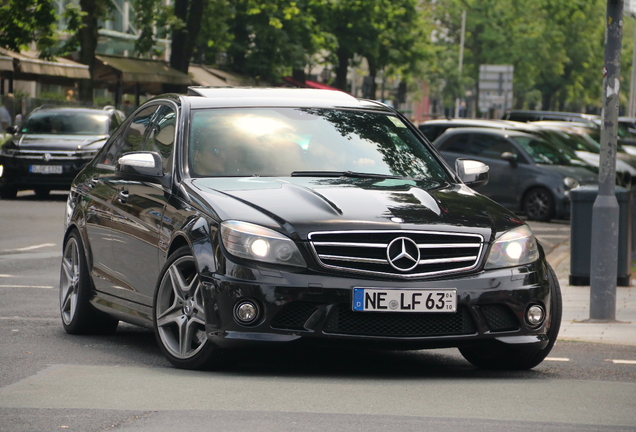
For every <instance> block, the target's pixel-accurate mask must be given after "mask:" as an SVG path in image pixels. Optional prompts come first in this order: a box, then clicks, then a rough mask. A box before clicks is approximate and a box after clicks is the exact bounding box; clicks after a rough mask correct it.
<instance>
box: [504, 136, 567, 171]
mask: <svg viewBox="0 0 636 432" xmlns="http://www.w3.org/2000/svg"><path fill="white" fill-rule="evenodd" d="M512 139H514V140H515V141H516V142H517V144H519V145H520V146H521V147H522V148H523V149H524V150H525V151H526V152H527V153H528V154H529V155H530V157H532V159H533V160H534V161H535V162H536V163H539V164H546V165H572V162H571V161H572V159H573V158H572V156H571V155H570V154H568V153H566V152H563V151H562V150H560V149H559V148H558V147H556V146H554V145H551V144H550V143H548V142H547V141H544V140H541V139H536V138H532V137H525V136H513V137H512Z"/></svg>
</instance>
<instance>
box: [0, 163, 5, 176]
mask: <svg viewBox="0 0 636 432" xmlns="http://www.w3.org/2000/svg"><path fill="white" fill-rule="evenodd" d="M2 174H4V167H3V166H2V165H0V177H2Z"/></svg>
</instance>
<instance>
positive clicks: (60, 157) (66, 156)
mask: <svg viewBox="0 0 636 432" xmlns="http://www.w3.org/2000/svg"><path fill="white" fill-rule="evenodd" d="M47 155H48V156H47ZM13 157H15V158H19V159H32V160H45V161H68V160H78V159H80V157H81V154H80V153H78V152H74V151H72V150H71V151H59V150H53V151H46V150H20V151H17V152H15V153H14V154H13Z"/></svg>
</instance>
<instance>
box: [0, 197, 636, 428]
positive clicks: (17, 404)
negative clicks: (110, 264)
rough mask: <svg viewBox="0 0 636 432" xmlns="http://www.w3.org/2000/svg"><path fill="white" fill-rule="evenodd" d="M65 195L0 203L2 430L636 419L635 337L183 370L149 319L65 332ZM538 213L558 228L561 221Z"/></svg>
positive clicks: (282, 352)
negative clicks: (494, 367)
mask: <svg viewBox="0 0 636 432" xmlns="http://www.w3.org/2000/svg"><path fill="white" fill-rule="evenodd" d="M64 207H65V196H64V195H59V196H53V197H51V198H50V199H48V200H36V199H35V197H34V196H32V195H28V194H24V195H21V196H20V197H19V198H18V199H17V200H14V201H0V431H59V430H69V431H82V432H92V431H105V430H115V431H135V432H141V431H153V432H155V431H180V430H189V429H191V430H214V431H313V430H321V431H322V430H338V431H358V430H364V431H380V430H382V431H385V430H389V429H390V430H395V431H400V432H401V431H422V430H435V431H502V432H503V431H536V430H546V431H636V347H628V346H619V345H600V344H589V343H566V342H558V343H557V345H556V346H555V348H554V350H553V351H552V353H551V355H550V357H549V358H548V359H547V360H546V361H544V362H543V363H542V364H541V365H539V366H538V367H537V368H535V369H533V370H531V371H524V372H489V371H482V370H479V369H476V368H474V367H472V366H471V365H470V364H469V363H467V362H466V361H465V360H464V359H463V358H462V357H461V356H460V355H459V353H458V351H457V350H455V349H444V350H430V351H411V352H379V351H360V350H333V349H321V350H316V349H270V350H264V349H259V350H251V351H244V352H239V353H236V354H235V355H234V356H233V357H232V358H231V361H230V362H229V364H228V366H227V367H226V368H224V369H223V370H221V371H214V372H211V371H208V372H189V371H181V370H177V369H174V368H172V367H171V366H170V364H169V363H168V362H167V360H165V359H164V358H163V356H162V355H161V353H160V351H159V348H158V347H157V345H156V342H155V340H154V336H153V334H152V332H151V331H149V330H146V329H142V328H139V327H135V326H131V325H121V326H120V328H119V329H118V331H117V333H116V334H115V335H112V336H107V337H103V336H102V337H99V336H71V335H67V334H66V333H65V332H64V331H63V329H62V326H61V324H60V318H59V312H58V292H57V283H58V278H59V264H60V260H61V248H62V245H61V236H62V221H63V217H64ZM545 225H548V224H544V225H542V226H543V227H544V228H549V229H544V230H543V231H542V232H544V233H545V235H546V236H548V235H549V236H552V238H553V239H555V238H558V237H555V236H559V235H564V234H563V233H564V232H567V229H568V226H567V223H565V222H562V221H561V222H557V223H554V224H549V226H547V227H546V226H545ZM541 235H542V234H539V236H541ZM546 241H549V239H547V238H546V239H545V241H544V243H545V242H546Z"/></svg>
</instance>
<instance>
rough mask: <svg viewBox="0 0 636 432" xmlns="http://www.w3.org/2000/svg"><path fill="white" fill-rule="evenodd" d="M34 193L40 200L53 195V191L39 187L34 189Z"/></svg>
mask: <svg viewBox="0 0 636 432" xmlns="http://www.w3.org/2000/svg"><path fill="white" fill-rule="evenodd" d="M33 192H35V196H36V197H38V198H46V197H48V196H49V194H50V193H51V189H49V188H46V187H37V188H35V189H33Z"/></svg>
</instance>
